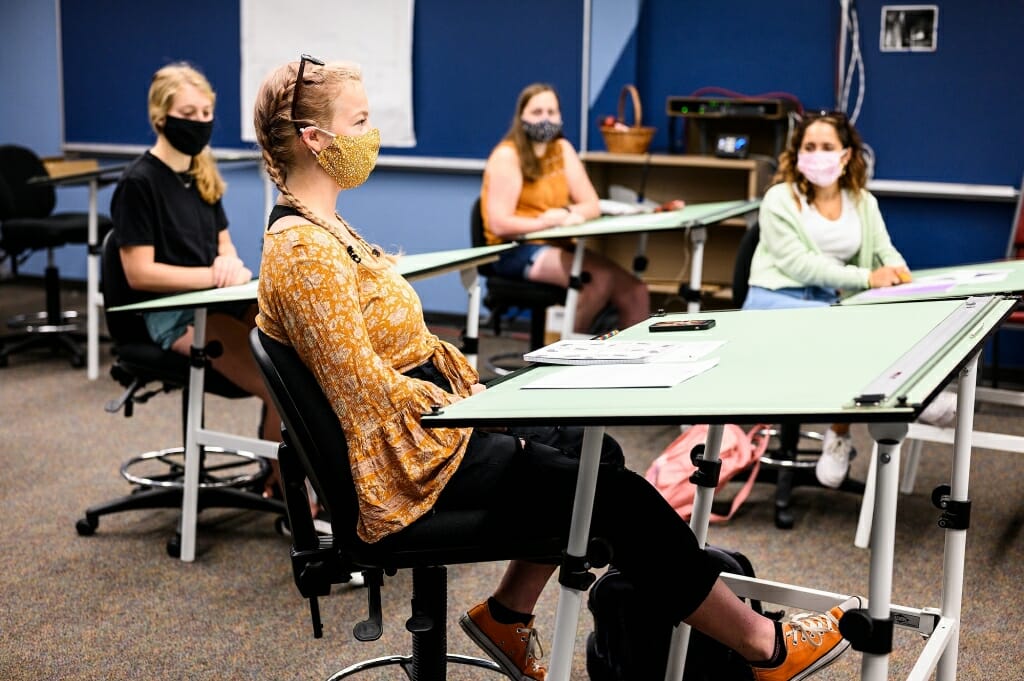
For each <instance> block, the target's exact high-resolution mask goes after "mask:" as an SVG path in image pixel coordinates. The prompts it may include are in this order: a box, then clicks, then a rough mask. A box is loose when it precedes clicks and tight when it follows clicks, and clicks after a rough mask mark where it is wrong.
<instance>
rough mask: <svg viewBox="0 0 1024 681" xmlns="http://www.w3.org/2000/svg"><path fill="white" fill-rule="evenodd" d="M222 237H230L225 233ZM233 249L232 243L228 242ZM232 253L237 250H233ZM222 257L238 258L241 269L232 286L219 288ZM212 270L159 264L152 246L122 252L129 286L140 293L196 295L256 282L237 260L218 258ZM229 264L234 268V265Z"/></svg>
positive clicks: (238, 270)
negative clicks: (218, 275) (196, 292)
mask: <svg viewBox="0 0 1024 681" xmlns="http://www.w3.org/2000/svg"><path fill="white" fill-rule="evenodd" d="M222 233H226V231H225V232H222ZM228 244H229V245H230V239H229V240H228ZM231 250H232V251H233V250H234V247H233V246H231ZM222 257H230V258H234V260H236V261H237V262H238V267H237V268H235V269H234V270H233V271H234V279H232V280H229V281H228V283H222V284H218V283H217V280H216V279H215V267H216V264H217V260H220V259H221V258H222ZM217 260H215V261H214V265H213V266H211V267H183V266H180V265H168V264H166V263H161V262H157V261H156V251H155V249H154V248H153V247H152V246H148V245H146V246H123V247H122V248H121V264H122V266H123V267H124V274H125V278H127V279H128V285H129V286H131V287H132V288H133V289H135V290H137V291H153V292H154V293H173V292H176V291H196V290H200V289H205V288H212V287H215V286H217V287H219V286H229V285H232V284H244V283H245V282H247V281H249V280H250V279H251V278H252V273H251V272H250V271H249V270H248V268H246V267H244V266H242V264H241V262H242V261H241V260H238V257H237V256H218V257H217ZM227 264H229V265H230V262H228V263H227Z"/></svg>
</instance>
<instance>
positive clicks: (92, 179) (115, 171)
mask: <svg viewBox="0 0 1024 681" xmlns="http://www.w3.org/2000/svg"><path fill="white" fill-rule="evenodd" d="M127 167H128V165H127V164H121V165H116V166H103V167H99V168H96V169H95V170H87V171H85V172H81V173H71V174H68V175H57V176H55V177H36V178H32V179H30V180H29V182H30V183H33V184H52V185H54V186H56V187H72V186H77V185H88V186H89V242H88V256H87V261H86V298H85V300H86V303H85V318H86V322H85V323H86V349H85V351H86V372H87V376H88V377H89V380H93V379H95V378H96V377H97V376H99V374H100V369H99V367H100V350H99V348H100V326H99V324H100V309H101V308H102V307H103V297H102V296H101V295H100V234H99V208H98V206H97V199H98V196H99V189H100V187H101V186H105V185H108V184H111V183H113V182H116V181H117V178H118V177H120V175H121V171H123V170H124V169H125V168H127Z"/></svg>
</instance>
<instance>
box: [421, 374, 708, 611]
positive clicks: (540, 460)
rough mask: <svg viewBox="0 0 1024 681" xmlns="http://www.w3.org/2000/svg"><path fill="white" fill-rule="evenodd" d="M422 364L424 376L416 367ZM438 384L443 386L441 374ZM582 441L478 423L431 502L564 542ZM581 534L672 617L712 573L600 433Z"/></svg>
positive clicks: (502, 527)
mask: <svg viewBox="0 0 1024 681" xmlns="http://www.w3.org/2000/svg"><path fill="white" fill-rule="evenodd" d="M424 369H426V373H425V375H419V372H420V371H421V370H424ZM430 370H433V372H431V371H430ZM414 372H416V373H414ZM414 372H410V374H409V375H414V376H415V377H416V378H424V379H425V380H432V382H437V381H436V380H434V379H436V378H439V375H437V372H436V369H434V368H433V365H426V366H425V367H419V368H417V369H416V370H414ZM431 374H435V375H431ZM443 380H444V379H443V378H441V381H443ZM439 384H440V385H441V386H442V387H443V388H445V389H448V390H450V387H449V386H448V385H447V382H444V383H439ZM520 439H522V440H525V442H526V446H525V447H524V446H522V444H521V443H520ZM582 447H583V428H579V427H539V428H510V429H509V430H508V431H507V432H487V431H483V430H479V429H477V430H475V431H474V432H473V435H472V437H471V439H470V441H469V446H468V448H467V450H466V454H465V456H464V458H463V460H462V463H461V464H460V466H459V469H458V471H456V472H455V475H453V476H452V478H451V480H449V482H448V484H447V486H446V487H445V489H444V491H443V492H442V493H441V496H440V497H439V498H438V500H437V508H448V509H459V508H473V509H480V508H484V509H488V510H489V511H490V512H492V513H493V516H494V522H495V528H496V531H501V532H507V533H509V534H516V533H525V534H526V535H527V536H529V534H530V533H544V534H545V536H563V537H564V538H565V539H566V541H568V537H569V526H570V523H571V520H572V506H573V496H574V492H575V489H576V476H577V471H578V468H579V457H580V453H581V450H582ZM590 535H591V537H600V538H601V539H603V540H604V541H606V542H607V543H608V544H609V545H610V547H611V550H612V562H613V563H614V564H615V566H616V567H617V568H618V569H619V570H620V571H621V572H622V574H623V575H625V576H626V577H627V578H628V579H630V581H632V582H633V583H634V584H635V585H636V587H637V592H638V596H639V597H641V598H649V599H651V601H652V603H657V605H658V607H657V608H652V609H651V610H652V611H660V612H662V613H664V614H665V616H666V619H667V621H669V622H671V623H672V624H677V623H678V622H680V621H681V620H683V619H684V618H686V617H687V616H689V615H690V614H691V613H692V612H693V611H694V610H696V609H697V607H698V606H699V605H700V604H701V603H702V602H703V601H704V599H705V598H706V597H707V595H708V593H709V592H710V591H711V587H712V586H713V584H714V582H715V580H716V579H717V577H718V574H719V567H718V566H717V564H716V563H715V561H713V560H711V559H710V558H709V557H708V555H707V553H705V552H704V551H703V549H702V548H701V547H700V546H699V545H698V543H697V539H696V537H694V535H693V532H692V531H691V530H690V527H689V525H687V524H686V522H685V521H684V520H683V519H682V518H680V517H679V514H678V513H676V511H675V509H673V508H672V507H671V506H670V505H669V504H668V502H667V501H665V499H664V498H663V497H662V496H661V494H660V493H659V492H658V491H657V490H656V489H655V488H654V487H653V486H652V485H651V484H650V483H648V482H647V481H646V480H645V479H644V478H643V477H642V476H640V475H637V474H636V473H634V472H633V471H630V470H628V469H626V468H625V467H624V465H623V456H622V449H621V448H620V447H619V445H618V443H617V442H616V441H615V440H614V439H613V438H611V437H610V436H608V435H605V437H604V441H603V442H602V448H601V466H600V469H599V473H598V478H597V491H596V495H595V499H594V513H593V517H592V519H591V526H590ZM651 537H653V539H651Z"/></svg>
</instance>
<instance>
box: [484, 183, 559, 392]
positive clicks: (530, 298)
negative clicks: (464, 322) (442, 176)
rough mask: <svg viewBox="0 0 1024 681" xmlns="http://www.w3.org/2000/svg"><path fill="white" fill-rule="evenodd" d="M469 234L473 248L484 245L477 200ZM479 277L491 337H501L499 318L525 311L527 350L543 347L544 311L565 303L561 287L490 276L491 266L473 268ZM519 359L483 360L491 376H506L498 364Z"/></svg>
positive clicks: (498, 357) (512, 355) (497, 357)
mask: <svg viewBox="0 0 1024 681" xmlns="http://www.w3.org/2000/svg"><path fill="white" fill-rule="evenodd" d="M469 233H470V237H471V239H472V243H473V246H486V245H487V240H486V238H485V237H484V218H483V214H482V213H481V212H480V199H479V198H477V199H476V201H474V202H473V208H472V209H471V210H470V214H469ZM477 272H479V274H480V276H482V277H484V278H485V279H486V280H487V293H486V294H485V295H484V299H483V304H484V306H485V307H486V308H487V309H488V310H490V312H491V316H490V322H491V325H492V327H493V329H494V335H496V336H497V335H500V334H501V320H502V317H503V316H504V315H506V314H508V313H509V312H511V311H512V310H529V312H530V341H529V342H530V348H529V349H530V350H535V349H537V348H539V347H541V346H543V345H544V323H545V321H546V319H545V318H546V316H547V309H548V308H549V307H552V306H555V305H564V304H565V292H566V290H565V289H564V288H562V287H561V286H552V285H550V284H539V283H536V282H532V281H526V280H524V279H507V278H505V277H501V276H498V275H497V274H495V273H494V269H493V267H492V266H491V264H489V263H488V264H486V265H481V266H480V267H478V268H477ZM515 358H518V359H519V360H521V359H522V354H521V353H507V354H500V355H493V356H491V357H488V358H487V367H488V368H489V369H490V370H491V371H494V372H495V373H507V371H508V369H507V368H503V367H502V366H501V364H508V363H509V361H510V360H513V359H515Z"/></svg>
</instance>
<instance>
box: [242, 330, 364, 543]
mask: <svg viewBox="0 0 1024 681" xmlns="http://www.w3.org/2000/svg"><path fill="white" fill-rule="evenodd" d="M249 344H250V346H251V348H252V351H253V355H254V356H255V358H256V364H257V365H258V366H259V368H260V372H261V373H262V374H263V379H264V381H265V382H266V384H267V387H268V388H269V390H270V395H271V397H272V398H273V400H274V405H275V406H276V407H277V412H278V414H280V415H281V421H282V422H283V423H284V428H285V430H286V431H287V432H288V434H289V437H288V442H289V445H290V446H291V447H292V449H293V451H294V453H295V455H296V457H297V458H298V460H299V462H300V463H301V464H302V468H303V469H304V471H305V473H306V476H307V477H308V478H309V482H310V484H312V486H313V489H314V490H315V491H316V494H317V499H318V501H319V502H320V503H321V504H323V505H324V506H325V507H326V508H327V510H328V511H329V512H330V514H331V524H332V528H333V532H334V536H335V540H336V541H338V540H341V541H343V542H345V543H348V542H354V541H358V540H357V539H356V536H355V528H356V520H357V516H358V505H357V501H356V494H355V485H354V483H353V481H352V473H351V471H350V470H349V467H348V446H347V444H346V442H345V432H344V431H343V430H342V429H341V423H340V422H339V421H338V417H337V415H336V414H335V413H334V410H333V409H332V408H331V404H330V402H328V400H327V397H326V396H325V395H324V392H323V390H322V389H321V388H320V384H319V383H317V380H316V377H315V376H313V373H312V372H311V371H310V370H309V368H307V367H306V365H305V364H304V363H303V361H302V359H301V358H300V357H299V355H298V353H297V352H295V349H294V348H292V347H290V346H287V345H285V344H283V343H280V342H278V341H276V340H274V339H273V338H271V337H270V336H268V335H267V334H265V333H263V332H262V331H261V330H260V329H258V328H256V329H253V330H252V332H251V333H250V335H249ZM328 443H329V445H328ZM325 450H326V451H325Z"/></svg>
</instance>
